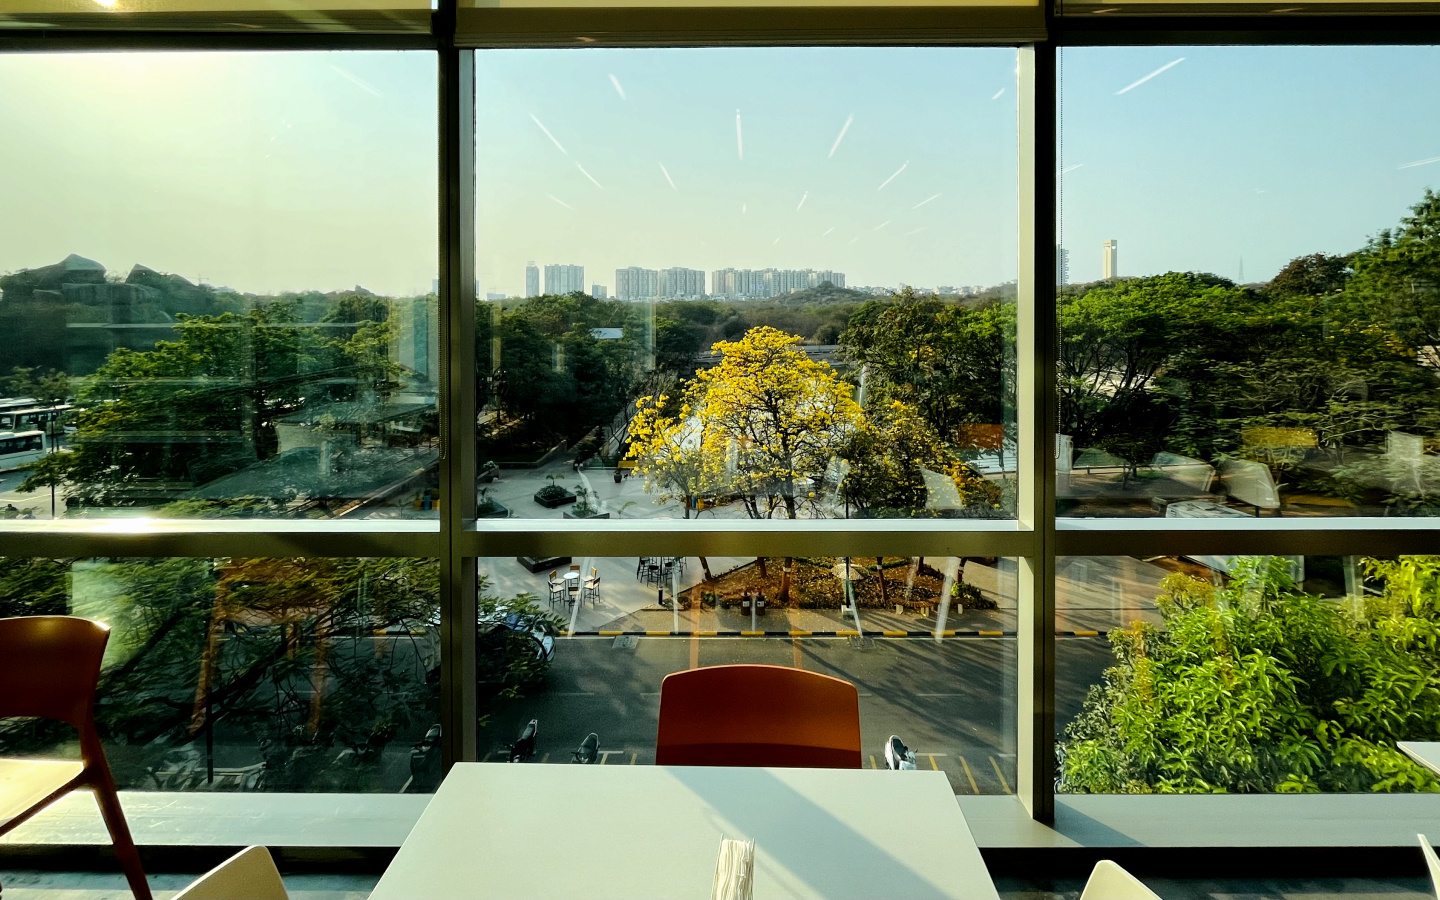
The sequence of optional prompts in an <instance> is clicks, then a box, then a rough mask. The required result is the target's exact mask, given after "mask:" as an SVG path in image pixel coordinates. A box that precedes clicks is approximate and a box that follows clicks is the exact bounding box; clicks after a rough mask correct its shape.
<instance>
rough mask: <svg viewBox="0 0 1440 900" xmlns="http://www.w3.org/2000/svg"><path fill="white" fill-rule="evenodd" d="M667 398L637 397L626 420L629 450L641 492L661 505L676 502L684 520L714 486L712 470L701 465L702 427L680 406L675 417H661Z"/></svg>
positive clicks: (686, 407)
mask: <svg viewBox="0 0 1440 900" xmlns="http://www.w3.org/2000/svg"><path fill="white" fill-rule="evenodd" d="M669 400H670V398H669V397H668V396H666V395H664V394H661V395H660V396H659V397H641V398H640V399H639V400H637V401H636V402H635V405H636V413H635V416H634V418H632V419H631V420H630V451H629V453H628V454H626V455H627V456H628V457H630V458H632V459H634V460H635V471H636V472H637V473H639V474H640V475H642V476H644V478H645V490H646V491H649V492H650V493H653V494H656V495H657V496H658V497H659V499H660V500H661V502H666V501H670V500H679V501H680V502H681V503H682V504H684V508H685V518H687V519H688V518H690V508H691V507H692V506H693V505H695V504H694V501H695V498H696V497H700V496H702V495H705V494H707V493H710V491H711V490H712V489H713V488H714V487H715V485H714V484H713V483H712V480H711V478H710V474H711V473H712V472H713V469H714V467H713V466H709V467H707V465H706V462H705V447H704V443H705V441H704V432H705V424H704V422H702V421H700V420H699V419H697V418H696V417H695V416H694V415H693V410H691V408H690V405H689V404H682V405H681V407H680V414H679V415H678V416H667V415H665V409H666V406H667V404H668V403H669Z"/></svg>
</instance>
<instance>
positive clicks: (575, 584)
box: [561, 572, 580, 594]
mask: <svg viewBox="0 0 1440 900" xmlns="http://www.w3.org/2000/svg"><path fill="white" fill-rule="evenodd" d="M561 577H562V578H564V579H565V590H567V591H569V592H570V593H572V594H573V593H575V591H576V590H577V589H578V588H579V587H580V573H579V572H566V573H565V574H564V575H562V576H561Z"/></svg>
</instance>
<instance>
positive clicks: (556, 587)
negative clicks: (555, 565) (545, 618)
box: [550, 569, 565, 606]
mask: <svg viewBox="0 0 1440 900" xmlns="http://www.w3.org/2000/svg"><path fill="white" fill-rule="evenodd" d="M564 599H565V582H563V581H561V580H560V570H559V569H556V570H555V571H554V572H551V573H550V605H551V606H554V605H555V604H556V603H557V602H558V601H561V600H564Z"/></svg>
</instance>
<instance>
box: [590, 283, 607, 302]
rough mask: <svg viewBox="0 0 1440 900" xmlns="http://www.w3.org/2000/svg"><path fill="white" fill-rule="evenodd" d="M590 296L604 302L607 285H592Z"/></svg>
mask: <svg viewBox="0 0 1440 900" xmlns="http://www.w3.org/2000/svg"><path fill="white" fill-rule="evenodd" d="M590 296H592V297H594V298H595V299H596V300H604V299H606V298H605V285H603V284H592V285H590Z"/></svg>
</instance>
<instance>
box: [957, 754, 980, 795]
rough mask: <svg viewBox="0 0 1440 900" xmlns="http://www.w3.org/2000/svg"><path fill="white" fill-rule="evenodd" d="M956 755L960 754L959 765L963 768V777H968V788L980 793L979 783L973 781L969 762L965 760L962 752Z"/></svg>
mask: <svg viewBox="0 0 1440 900" xmlns="http://www.w3.org/2000/svg"><path fill="white" fill-rule="evenodd" d="M958 755H959V756H960V767H961V768H962V769H964V770H965V777H966V778H968V779H970V790H972V791H974V792H975V793H977V794H978V793H980V785H978V784H976V783H975V773H974V772H972V771H970V764H969V763H968V762H966V761H965V756H964V755H963V754H958Z"/></svg>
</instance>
